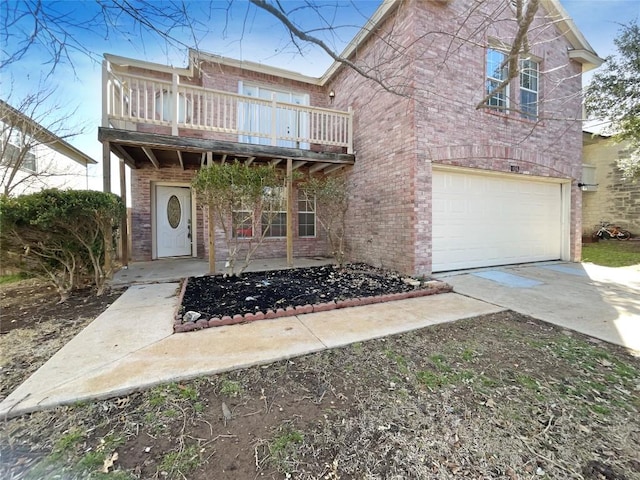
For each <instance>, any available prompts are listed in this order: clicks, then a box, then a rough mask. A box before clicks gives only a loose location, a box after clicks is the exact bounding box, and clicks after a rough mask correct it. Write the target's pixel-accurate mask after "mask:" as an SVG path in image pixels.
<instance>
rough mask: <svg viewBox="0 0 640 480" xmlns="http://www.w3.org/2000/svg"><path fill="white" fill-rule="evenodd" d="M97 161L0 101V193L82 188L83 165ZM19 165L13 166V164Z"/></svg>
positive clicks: (85, 168) (83, 186) (11, 193)
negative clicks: (7, 187)
mask: <svg viewBox="0 0 640 480" xmlns="http://www.w3.org/2000/svg"><path fill="white" fill-rule="evenodd" d="M95 163H97V162H96V161H95V160H94V159H92V158H91V157H89V156H88V155H86V154H84V153H82V152H81V151H80V150H78V149H77V148H75V147H74V146H72V145H70V144H69V143H68V142H66V141H65V140H63V139H62V138H60V137H59V136H58V135H56V134H55V133H52V132H51V131H49V130H48V129H46V128H45V127H43V126H42V125H40V124H38V123H37V122H36V121H34V120H33V119H31V118H29V117H28V116H27V115H25V114H24V113H22V112H20V111H19V110H17V109H15V108H13V107H12V106H11V105H9V104H8V103H6V102H4V101H2V100H0V193H4V192H5V189H6V188H5V187H6V186H7V185H8V186H9V194H10V195H21V194H25V193H34V192H37V191H40V190H43V189H46V188H60V189H69V188H71V189H78V190H86V189H87V182H88V175H87V166H88V165H91V164H95ZM16 165H17V166H18V167H19V168H14V166H16Z"/></svg>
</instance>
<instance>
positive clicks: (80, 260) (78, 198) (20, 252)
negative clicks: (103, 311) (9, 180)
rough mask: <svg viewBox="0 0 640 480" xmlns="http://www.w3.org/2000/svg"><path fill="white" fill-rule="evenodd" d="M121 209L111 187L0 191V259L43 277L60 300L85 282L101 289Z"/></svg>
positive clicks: (109, 266)
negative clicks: (24, 192) (26, 192)
mask: <svg viewBox="0 0 640 480" xmlns="http://www.w3.org/2000/svg"><path fill="white" fill-rule="evenodd" d="M124 214H125V206H124V204H123V203H122V200H121V199H120V197H118V196H117V195H115V194H112V193H104V192H96V191H89V190H64V191H63V190H57V189H49V190H43V191H41V192H37V193H33V194H30V195H22V196H19V197H15V198H11V197H6V196H5V197H0V242H1V248H0V252H1V253H0V255H1V260H2V262H3V264H4V265H7V266H13V267H16V268H18V269H19V270H20V271H22V272H25V273H28V274H31V275H38V276H41V277H44V278H47V279H48V280H49V281H50V282H51V283H53V284H54V286H55V287H56V289H57V290H58V292H59V294H60V296H61V298H62V299H63V300H64V299H65V298H66V297H67V296H68V295H69V293H70V292H71V291H72V290H73V289H74V288H78V287H80V286H83V285H85V284H87V283H88V284H92V285H94V286H95V287H96V289H97V293H98V294H101V293H102V292H103V291H104V287H105V281H106V280H107V279H108V278H109V277H110V276H111V274H112V264H111V262H112V258H113V249H114V231H116V230H117V228H118V225H119V224H120V221H121V219H122V218H123V217H124Z"/></svg>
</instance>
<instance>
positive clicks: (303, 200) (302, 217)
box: [298, 190, 316, 237]
mask: <svg viewBox="0 0 640 480" xmlns="http://www.w3.org/2000/svg"><path fill="white" fill-rule="evenodd" d="M298 236H299V237H315V236H316V199H315V197H314V196H311V195H308V194H307V193H306V192H305V191H304V190H298Z"/></svg>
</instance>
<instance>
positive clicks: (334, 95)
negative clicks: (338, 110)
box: [329, 90, 336, 103]
mask: <svg viewBox="0 0 640 480" xmlns="http://www.w3.org/2000/svg"><path fill="white" fill-rule="evenodd" d="M335 97H336V92H334V91H333V90H331V91H330V92H329V101H330V102H331V103H333V99H334V98H335Z"/></svg>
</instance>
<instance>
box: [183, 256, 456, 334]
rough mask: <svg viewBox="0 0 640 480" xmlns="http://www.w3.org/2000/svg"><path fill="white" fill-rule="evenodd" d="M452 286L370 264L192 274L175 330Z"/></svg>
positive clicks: (429, 292)
mask: <svg viewBox="0 0 640 480" xmlns="http://www.w3.org/2000/svg"><path fill="white" fill-rule="evenodd" d="M450 291H452V288H451V287H450V286H449V285H447V284H446V283H443V282H440V281H436V280H426V279H415V278H412V277H408V276H403V275H400V274H398V273H395V272H390V271H387V270H382V269H379V268H374V267H371V266H369V265H366V264H348V265H345V266H343V267H342V268H339V267H337V266H335V265H325V266H320V267H309V268H295V269H287V270H272V271H266V272H250V273H245V274H243V275H242V276H241V277H236V276H234V277H230V276H226V277H225V276H222V275H206V276H201V277H190V278H188V279H187V280H186V281H185V284H184V285H183V289H182V298H181V307H180V310H179V313H178V314H177V315H176V320H175V324H174V330H175V331H176V332H188V331H192V330H199V329H203V328H209V327H217V326H222V325H231V324H235V323H243V322H250V321H255V320H265V319H272V318H279V317H287V316H292V315H300V314H304V313H312V312H323V311H328V310H333V309H336V308H345V307H354V306H358V305H368V304H372V303H381V302H388V301H391V300H401V299H405V298H413V297H421V296H425V295H433V294H437V293H445V292H450Z"/></svg>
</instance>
